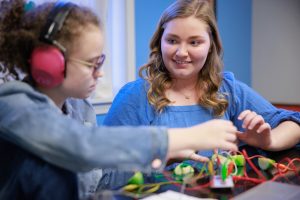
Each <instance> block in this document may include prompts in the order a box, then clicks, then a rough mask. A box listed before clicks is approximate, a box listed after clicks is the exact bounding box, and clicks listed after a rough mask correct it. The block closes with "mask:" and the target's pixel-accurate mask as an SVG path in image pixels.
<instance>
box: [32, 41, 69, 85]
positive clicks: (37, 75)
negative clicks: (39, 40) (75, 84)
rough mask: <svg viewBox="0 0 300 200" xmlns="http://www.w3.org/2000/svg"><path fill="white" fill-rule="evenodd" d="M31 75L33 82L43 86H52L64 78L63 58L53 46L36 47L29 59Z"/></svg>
mask: <svg viewBox="0 0 300 200" xmlns="http://www.w3.org/2000/svg"><path fill="white" fill-rule="evenodd" d="M30 64H31V75H32V77H33V79H34V80H35V82H36V83H37V84H38V85H40V86H42V87H45V88H53V87H55V86H57V85H59V84H61V83H62V82H63V80H64V73H65V72H64V71H65V58H64V55H63V53H62V52H61V51H60V50H59V49H58V48H56V47H54V46H43V47H37V48H35V49H34V50H33V52H32V54H31V59H30Z"/></svg>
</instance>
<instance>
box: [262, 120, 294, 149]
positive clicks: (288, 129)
mask: <svg viewBox="0 0 300 200" xmlns="http://www.w3.org/2000/svg"><path fill="white" fill-rule="evenodd" d="M299 141H300V126H299V124H297V123H295V122H292V121H285V122H282V123H281V124H279V125H278V126H277V127H276V128H274V129H272V131H271V144H270V146H269V147H268V148H267V149H266V150H269V151H280V150H284V149H288V148H291V147H293V146H295V145H296V144H297V143H299Z"/></svg>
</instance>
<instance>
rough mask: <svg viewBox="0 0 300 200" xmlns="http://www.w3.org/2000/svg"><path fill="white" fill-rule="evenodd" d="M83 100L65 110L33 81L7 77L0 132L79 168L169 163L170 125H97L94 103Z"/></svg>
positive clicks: (1, 89) (0, 99) (0, 97)
mask: <svg viewBox="0 0 300 200" xmlns="http://www.w3.org/2000/svg"><path fill="white" fill-rule="evenodd" d="M78 102H79V101H76V100H74V99H70V100H69V104H66V108H67V111H68V113H69V114H68V115H67V116H66V115H62V113H61V110H60V109H59V108H58V107H57V106H56V105H55V104H54V102H53V101H52V100H51V99H50V98H48V97H47V96H46V95H43V94H41V93H39V92H37V91H36V90H34V89H33V88H32V87H31V86H29V85H28V84H26V83H23V82H19V81H12V82H8V83H4V84H2V85H0V138H2V139H5V140H8V141H10V142H12V143H13V144H16V145H18V146H20V147H21V148H23V149H26V150H27V151H29V152H31V153H33V154H34V155H37V156H38V157H40V158H42V159H43V160H45V161H47V162H49V163H51V164H54V165H57V166H60V167H63V168H65V169H68V170H71V171H74V172H87V171H90V170H93V169H96V168H116V169H122V170H125V171H132V170H141V171H145V172H149V171H152V170H153V169H152V166H151V163H152V161H153V160H154V159H160V160H162V161H163V164H162V166H161V168H160V169H163V167H164V166H165V158H166V153H167V148H168V137H167V134H166V132H167V130H166V128H164V127H146V126H141V127H139V128H134V127H128V126H127V127H121V126H120V127H114V128H112V127H106V126H103V127H95V126H93V124H95V116H94V115H92V114H91V115H90V112H89V109H91V108H89V106H90V105H89V104H88V103H86V104H82V103H81V104H79V103H78ZM82 106H83V107H82ZM85 111H86V112H87V113H84V112H85ZM89 115H90V116H89ZM87 116H89V117H87ZM89 120H90V121H89ZM78 121H81V122H82V123H84V124H90V125H92V126H83V125H82V123H78ZM0 168H1V165H0ZM0 170H1V169H0Z"/></svg>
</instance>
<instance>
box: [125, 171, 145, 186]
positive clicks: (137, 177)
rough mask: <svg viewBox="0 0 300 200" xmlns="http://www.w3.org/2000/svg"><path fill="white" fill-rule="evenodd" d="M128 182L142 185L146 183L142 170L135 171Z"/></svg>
mask: <svg viewBox="0 0 300 200" xmlns="http://www.w3.org/2000/svg"><path fill="white" fill-rule="evenodd" d="M128 184H133V185H142V184H144V177H143V174H142V173H141V172H135V173H134V175H133V176H132V177H131V178H130V179H129V180H128Z"/></svg>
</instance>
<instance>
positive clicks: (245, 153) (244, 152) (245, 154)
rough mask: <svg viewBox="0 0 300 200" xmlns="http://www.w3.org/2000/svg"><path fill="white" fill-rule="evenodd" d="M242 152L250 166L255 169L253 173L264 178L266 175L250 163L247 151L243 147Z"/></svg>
mask: <svg viewBox="0 0 300 200" xmlns="http://www.w3.org/2000/svg"><path fill="white" fill-rule="evenodd" d="M243 154H244V157H245V159H246V160H247V162H248V163H249V165H250V167H251V168H252V169H253V170H254V171H255V173H256V174H257V175H258V176H259V177H261V178H262V179H263V180H266V177H264V175H263V174H262V173H261V172H260V171H259V170H258V169H257V168H256V167H255V165H254V164H253V163H252V161H251V160H250V159H249V158H248V155H247V152H246V151H245V149H243Z"/></svg>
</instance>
